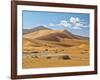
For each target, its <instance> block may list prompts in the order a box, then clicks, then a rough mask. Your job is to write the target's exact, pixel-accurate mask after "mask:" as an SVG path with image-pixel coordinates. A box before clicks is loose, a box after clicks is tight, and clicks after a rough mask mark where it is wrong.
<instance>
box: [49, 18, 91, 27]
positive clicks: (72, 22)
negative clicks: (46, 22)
mask: <svg viewBox="0 0 100 80" xmlns="http://www.w3.org/2000/svg"><path fill="white" fill-rule="evenodd" d="M50 26H59V27H64V29H65V28H71V29H82V28H85V27H89V25H86V24H84V23H83V22H82V20H80V18H78V17H70V18H69V19H68V20H61V21H60V22H59V23H57V24H53V23H51V24H50Z"/></svg>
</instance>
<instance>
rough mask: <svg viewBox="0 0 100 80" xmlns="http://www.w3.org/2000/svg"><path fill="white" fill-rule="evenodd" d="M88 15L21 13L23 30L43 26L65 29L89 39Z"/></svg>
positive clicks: (42, 12)
mask: <svg viewBox="0 0 100 80" xmlns="http://www.w3.org/2000/svg"><path fill="white" fill-rule="evenodd" d="M89 17H90V16H89V14H84V13H67V12H66V13H61V12H44V11H23V17H22V18H23V29H31V28H35V27H37V26H40V25H43V26H45V27H48V28H51V29H54V30H63V29H67V30H69V31H70V32H72V33H74V34H76V35H81V36H87V37H89V29H90V26H89V25H90V20H89Z"/></svg>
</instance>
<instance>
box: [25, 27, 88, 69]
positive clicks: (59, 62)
mask: <svg viewBox="0 0 100 80" xmlns="http://www.w3.org/2000/svg"><path fill="white" fill-rule="evenodd" d="M44 54H45V55H46V56H45V55H44ZM55 54H56V57H53V56H54V55H55ZM39 55H42V56H44V57H40V56H39ZM50 55H52V56H50ZM57 55H58V56H57ZM59 55H60V56H59ZM86 65H89V39H88V38H86V37H82V36H77V35H73V34H72V33H70V32H69V31H67V30H66V31H65V30H51V29H47V28H46V29H42V30H40V29H39V30H37V31H36V30H35V31H31V32H29V33H27V34H24V35H23V68H41V67H65V66H86Z"/></svg>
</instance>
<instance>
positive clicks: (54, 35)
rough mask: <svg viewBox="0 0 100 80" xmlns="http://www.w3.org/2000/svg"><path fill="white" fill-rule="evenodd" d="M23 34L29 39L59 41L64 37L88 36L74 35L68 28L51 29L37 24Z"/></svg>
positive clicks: (77, 37) (86, 38)
mask: <svg viewBox="0 0 100 80" xmlns="http://www.w3.org/2000/svg"><path fill="white" fill-rule="evenodd" d="M23 36H24V37H26V38H30V39H37V40H46V41H60V40H62V39H64V38H66V39H82V40H84V39H85V40H88V39H89V38H88V37H83V36H78V35H74V34H72V33H71V32H69V31H68V30H52V29H49V28H46V27H44V26H38V27H36V28H33V29H31V30H28V31H27V30H26V32H24V35H23Z"/></svg>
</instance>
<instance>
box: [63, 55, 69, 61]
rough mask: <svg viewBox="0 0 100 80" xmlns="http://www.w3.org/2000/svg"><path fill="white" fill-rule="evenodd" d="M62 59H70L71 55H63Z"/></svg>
mask: <svg viewBox="0 0 100 80" xmlns="http://www.w3.org/2000/svg"><path fill="white" fill-rule="evenodd" d="M62 59H64V60H69V59H71V58H70V57H69V56H62Z"/></svg>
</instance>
